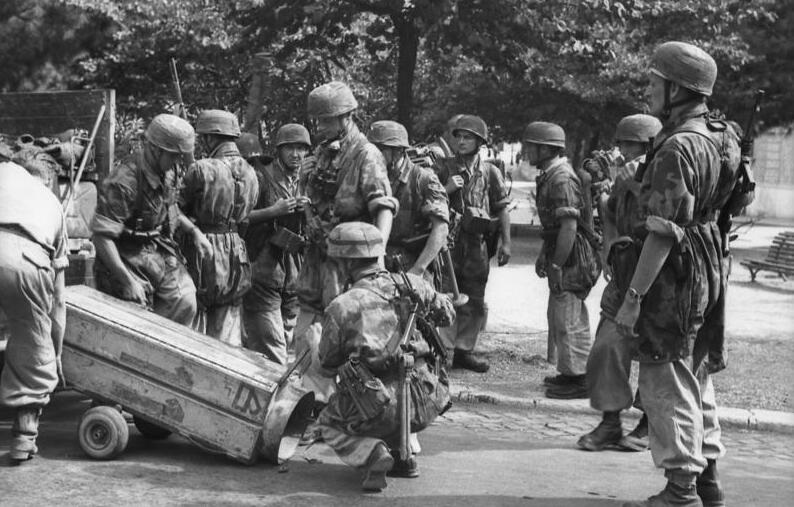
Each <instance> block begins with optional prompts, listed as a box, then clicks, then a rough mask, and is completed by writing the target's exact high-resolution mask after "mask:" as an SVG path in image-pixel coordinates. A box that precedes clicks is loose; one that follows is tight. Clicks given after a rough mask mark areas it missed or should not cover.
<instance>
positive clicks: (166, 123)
mask: <svg viewBox="0 0 794 507" xmlns="http://www.w3.org/2000/svg"><path fill="white" fill-rule="evenodd" d="M143 135H144V137H145V138H146V140H147V141H149V142H150V143H152V144H153V145H155V146H157V147H158V148H161V149H163V150H165V151H170V152H172V153H193V146H194V144H195V142H196V134H195V132H194V131H193V127H191V126H190V124H189V123H188V122H186V121H185V120H183V119H182V118H180V117H179V116H174V115H173V114H158V115H157V116H155V117H154V118H153V119H152V121H151V123H149V126H148V127H146V132H144V133H143Z"/></svg>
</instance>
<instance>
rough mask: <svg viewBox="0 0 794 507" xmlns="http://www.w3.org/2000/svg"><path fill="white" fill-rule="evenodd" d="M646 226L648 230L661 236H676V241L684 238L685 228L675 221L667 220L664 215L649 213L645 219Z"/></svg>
mask: <svg viewBox="0 0 794 507" xmlns="http://www.w3.org/2000/svg"><path fill="white" fill-rule="evenodd" d="M645 227H647V228H648V232H652V233H654V234H658V235H659V236H664V237H669V238H674V239H675V241H676V243H679V242H680V241H681V240H682V239H684V229H682V228H681V227H680V226H679V225H678V224H676V223H675V222H671V221H670V220H665V219H664V218H662V217H657V216H655V215H649V216H648V217H647V218H646V219H645Z"/></svg>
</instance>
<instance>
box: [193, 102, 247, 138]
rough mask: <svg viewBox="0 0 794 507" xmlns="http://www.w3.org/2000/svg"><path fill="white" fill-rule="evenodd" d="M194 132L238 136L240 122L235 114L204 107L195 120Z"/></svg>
mask: <svg viewBox="0 0 794 507" xmlns="http://www.w3.org/2000/svg"><path fill="white" fill-rule="evenodd" d="M196 132H197V133H199V134H216V135H219V136H229V137H240V123H239V122H238V121H237V116H235V115H234V113H230V112H228V111H221V110H220V109H205V110H204V111H202V112H200V113H199V116H198V120H196Z"/></svg>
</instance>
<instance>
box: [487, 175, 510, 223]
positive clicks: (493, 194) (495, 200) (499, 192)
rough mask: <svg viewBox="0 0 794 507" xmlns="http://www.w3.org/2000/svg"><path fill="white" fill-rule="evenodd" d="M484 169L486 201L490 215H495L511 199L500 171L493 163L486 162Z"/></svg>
mask: <svg viewBox="0 0 794 507" xmlns="http://www.w3.org/2000/svg"><path fill="white" fill-rule="evenodd" d="M486 170H487V171H488V202H489V204H490V208H491V209H490V212H491V214H492V215H496V214H497V213H499V212H500V211H502V210H503V209H504V208H505V207H507V205H508V204H510V201H511V199H510V195H509V194H508V191H507V185H506V184H505V179H504V178H503V177H502V173H501V171H499V169H498V168H497V167H496V166H495V165H493V164H486Z"/></svg>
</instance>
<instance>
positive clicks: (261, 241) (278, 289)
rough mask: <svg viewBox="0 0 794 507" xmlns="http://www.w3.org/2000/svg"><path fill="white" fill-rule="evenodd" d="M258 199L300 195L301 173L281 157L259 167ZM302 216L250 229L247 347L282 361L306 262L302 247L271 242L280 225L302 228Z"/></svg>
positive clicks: (266, 203)
mask: <svg viewBox="0 0 794 507" xmlns="http://www.w3.org/2000/svg"><path fill="white" fill-rule="evenodd" d="M257 178H258V180H259V201H258V202H257V204H256V206H255V209H265V208H269V207H270V206H273V205H274V204H275V203H276V202H278V201H279V199H289V198H293V197H297V196H298V195H300V194H299V192H298V181H297V175H295V176H294V177H292V176H290V173H289V172H288V171H287V170H286V169H285V168H284V166H283V165H282V164H281V161H280V160H279V159H278V158H277V159H276V160H274V161H273V162H272V163H270V164H268V165H267V166H264V167H261V168H260V169H259V170H257ZM302 222H303V218H302V217H301V216H299V215H298V214H296V213H293V214H291V215H288V216H286V217H279V218H276V219H274V220H272V221H269V222H266V223H261V224H255V225H251V226H250V227H249V228H248V231H247V232H246V237H245V240H246V244H247V245H248V253H249V255H250V256H251V258H252V259H253V263H252V268H253V279H252V281H253V285H252V287H251V290H249V291H248V293H246V295H245V296H244V298H243V312H244V318H243V320H244V323H245V330H246V347H247V348H249V349H252V350H256V351H257V352H261V353H263V354H265V355H266V356H267V357H268V358H269V359H270V360H271V361H274V362H276V363H279V364H286V362H287V346H288V344H289V342H291V338H292V330H293V328H294V327H295V321H296V319H297V316H298V296H297V294H296V293H295V286H296V282H297V279H298V273H299V272H300V269H301V265H302V263H303V254H302V252H301V251H300V250H293V251H287V250H285V249H283V248H281V247H279V246H276V245H274V244H272V243H271V242H270V240H271V238H272V237H273V235H274V234H275V233H276V230H277V229H279V228H283V227H286V228H287V229H289V230H290V231H291V232H293V233H296V234H300V233H302Z"/></svg>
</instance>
